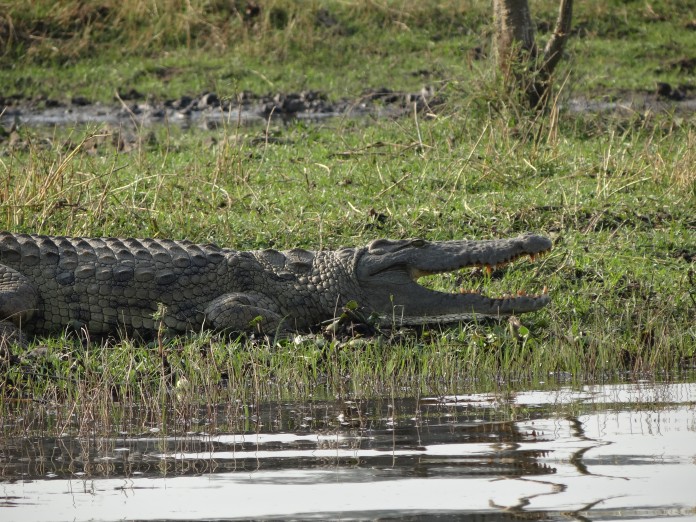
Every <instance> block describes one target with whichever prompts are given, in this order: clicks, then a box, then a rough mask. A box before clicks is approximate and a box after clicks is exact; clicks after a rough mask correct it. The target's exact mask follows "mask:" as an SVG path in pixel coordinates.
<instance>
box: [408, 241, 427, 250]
mask: <svg viewBox="0 0 696 522" xmlns="http://www.w3.org/2000/svg"><path fill="white" fill-rule="evenodd" d="M426 243H427V241H426V240H425V239H414V240H413V241H411V246H412V247H416V248H421V247H424V246H425V244H426Z"/></svg>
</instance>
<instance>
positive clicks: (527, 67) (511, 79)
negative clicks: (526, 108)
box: [493, 0, 573, 108]
mask: <svg viewBox="0 0 696 522" xmlns="http://www.w3.org/2000/svg"><path fill="white" fill-rule="evenodd" d="M572 17H573V0H561V4H560V8H559V11H558V18H557V19H556V27H555V29H554V32H553V35H552V36H551V38H550V39H549V41H548V43H547V44H546V47H545V48H544V53H543V55H541V56H540V54H539V50H538V48H537V45H536V40H535V35H534V33H535V26H534V22H533V21H532V16H531V13H530V11H529V3H528V1H527V0H493V18H494V26H495V35H494V38H495V41H494V45H495V49H496V57H497V62H498V67H499V68H500V70H501V72H502V74H503V79H504V81H505V83H506V85H508V87H509V88H512V89H515V90H519V91H520V92H523V93H524V94H525V97H526V98H527V101H528V103H529V105H530V106H531V107H532V108H541V107H543V106H544V104H545V103H546V100H547V98H548V90H549V86H550V84H551V78H552V75H553V71H554V70H555V68H556V66H557V65H558V63H559V61H560V59H561V56H562V54H563V48H564V47H565V44H566V41H567V40H568V33H569V32H570V23H571V20H572Z"/></svg>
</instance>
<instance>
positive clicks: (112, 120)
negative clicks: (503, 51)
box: [0, 83, 696, 139]
mask: <svg viewBox="0 0 696 522" xmlns="http://www.w3.org/2000/svg"><path fill="white" fill-rule="evenodd" d="M441 103H442V100H441V99H440V98H439V97H438V96H436V95H435V93H434V92H433V89H432V88H430V87H424V88H423V89H422V90H421V91H420V92H416V93H404V92H397V91H393V90H391V89H388V88H383V89H373V90H367V91H365V92H363V93H362V95H361V96H359V97H358V98H356V99H341V100H339V101H330V100H329V98H328V97H327V95H326V94H325V93H322V92H318V91H302V92H297V93H275V94H265V95H256V94H253V93H249V92H242V93H241V94H240V95H239V96H238V97H236V98H235V99H230V98H222V97H220V96H218V94H216V93H214V92H204V93H201V94H199V95H197V96H182V97H180V98H175V99H168V100H164V101H159V100H154V99H151V98H150V97H148V96H146V95H145V94H143V93H140V92H138V91H136V90H134V89H131V90H129V91H125V92H120V93H118V94H117V95H116V96H115V99H114V101H113V103H110V104H104V103H95V102H92V101H91V100H88V99H86V98H82V97H77V98H72V99H69V100H59V99H53V98H46V97H35V98H31V97H24V96H21V95H19V96H11V97H5V98H3V97H0V111H1V112H0V125H2V128H3V129H4V131H5V132H4V133H3V132H2V130H0V139H2V134H4V135H5V137H6V135H7V133H8V132H9V129H10V127H12V126H15V127H17V126H22V125H29V126H37V125H49V126H52V125H75V124H84V123H96V124H111V125H127V124H134V125H136V126H138V127H139V126H148V125H152V124H162V123H165V124H175V125H180V126H182V127H194V126H198V127H202V128H209V129H210V128H216V127H219V126H221V125H235V124H237V123H245V124H248V123H264V122H266V121H268V120H269V119H278V120H292V119H299V120H310V121H311V120H322V119H326V118H332V117H362V116H373V117H395V116H401V115H404V114H409V113H412V111H413V107H414V105H415V106H416V108H417V109H418V110H424V109H425V110H433V109H434V108H436V107H437V106H438V105H440V104H441ZM564 105H565V107H566V109H567V110H569V111H571V112H605V111H622V112H623V111H629V112H631V111H633V112H636V111H638V112H644V111H646V110H652V111H674V112H693V111H696V86H694V85H679V86H672V85H670V84H667V83H660V84H658V85H657V86H656V88H655V90H654V91H651V92H640V91H634V92H623V93H619V94H617V95H613V96H604V97H601V98H594V99H590V98H585V97H576V98H572V99H570V100H568V101H566V102H565V103H564Z"/></svg>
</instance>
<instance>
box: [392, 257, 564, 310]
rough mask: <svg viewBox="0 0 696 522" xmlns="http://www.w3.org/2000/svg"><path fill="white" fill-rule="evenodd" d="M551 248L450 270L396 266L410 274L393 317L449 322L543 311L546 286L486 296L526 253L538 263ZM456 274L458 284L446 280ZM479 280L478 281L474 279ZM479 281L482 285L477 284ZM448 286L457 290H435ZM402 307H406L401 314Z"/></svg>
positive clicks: (547, 299)
mask: <svg viewBox="0 0 696 522" xmlns="http://www.w3.org/2000/svg"><path fill="white" fill-rule="evenodd" d="M549 250H550V249H549ZM549 250H545V251H541V252H536V253H534V254H519V255H515V256H511V257H510V258H508V259H505V260H502V261H499V262H497V263H495V264H487V263H478V262H474V263H471V264H468V265H466V266H462V267H456V268H453V269H449V270H448V269H444V270H437V271H426V270H420V269H417V268H414V267H403V266H402V267H400V269H401V270H399V269H396V267H394V268H393V269H396V270H395V272H398V271H401V273H402V274H403V275H404V276H406V277H405V278H404V281H402V282H403V283H404V284H405V286H404V287H402V290H403V292H401V291H397V292H395V293H394V295H393V296H392V298H393V301H394V303H395V307H394V312H395V316H394V318H393V319H395V320H397V321H398V322H401V323H402V324H423V323H433V322H439V323H445V322H456V321H461V320H467V319H472V318H474V317H476V316H480V317H502V316H509V315H513V314H518V313H524V312H533V311H536V310H539V309H541V308H543V307H544V306H546V305H547V304H548V303H549V302H550V300H551V299H550V297H549V293H548V287H547V286H546V285H544V286H543V288H542V289H541V291H540V292H537V293H533V292H528V291H527V290H526V289H520V290H516V291H515V292H507V293H503V294H501V295H499V296H495V297H489V296H488V295H485V293H484V288H485V287H486V286H490V284H489V283H490V281H491V279H492V278H493V277H494V275H495V273H496V272H498V271H499V270H501V269H503V268H505V266H507V265H509V264H511V263H514V262H515V261H517V260H518V259H520V258H523V257H525V256H526V257H528V258H529V259H530V261H531V262H534V261H536V260H537V259H539V258H540V257H542V256H543V255H544V254H546V253H547V252H548V251H549ZM472 268H473V271H472ZM453 275H454V276H455V277H454V284H453V282H452V280H451V279H450V280H449V281H445V280H443V279H446V277H443V276H449V277H450V278H451V277H452V276H453ZM395 276H396V273H393V274H392V277H391V279H392V281H394V279H395ZM433 276H435V277H433ZM405 279H408V281H406V280H405ZM475 279H477V280H478V281H474V280H475ZM476 282H478V284H475V283H476ZM447 286H454V287H455V289H454V290H453V291H451V292H447V291H442V290H437V289H435V288H436V287H439V288H442V287H447ZM406 296H408V297H406ZM400 308H401V310H403V314H402V315H401V316H399V309H400Z"/></svg>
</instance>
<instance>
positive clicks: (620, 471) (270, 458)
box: [0, 383, 696, 521]
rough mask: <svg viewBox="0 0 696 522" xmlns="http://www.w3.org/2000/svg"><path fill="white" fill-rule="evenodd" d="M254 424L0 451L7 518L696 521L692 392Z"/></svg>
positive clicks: (447, 406)
mask: <svg viewBox="0 0 696 522" xmlns="http://www.w3.org/2000/svg"><path fill="white" fill-rule="evenodd" d="M249 419H250V420H249V422H248V423H247V428H246V430H239V432H238V433H217V432H215V430H214V428H213V426H209V428H210V429H209V431H210V433H201V432H194V431H189V432H186V433H184V432H182V434H181V435H180V436H172V435H169V436H164V435H162V432H157V430H156V429H155V428H153V429H152V430H149V431H147V432H146V433H143V434H141V435H138V436H125V435H123V436H119V437H113V438H99V437H84V438H82V437H74V436H69V437H68V436H65V437H58V438H55V437H42V438H39V437H27V438H13V439H6V440H5V441H3V442H2V444H1V445H0V506H1V511H0V517H1V518H2V520H3V521H5V520H23V521H31V520H71V521H72V520H122V519H129V520H132V519H137V520H229V519H264V518H265V519H270V518H273V519H279V518H282V519H341V520H353V519H375V518H380V519H404V518H411V519H415V518H426V517H427V518H433V517H436V516H437V517H438V518H452V519H457V520H462V519H463V520H520V519H524V520H527V519H544V520H647V519H668V518H669V519H683V520H688V519H696V384H694V383H691V384H689V383H681V384H658V385H655V384H648V383H636V384H621V385H606V386H587V387H584V388H579V389H574V388H562V389H558V390H554V391H527V392H519V393H510V394H508V395H506V396H502V395H496V394H472V395H460V396H446V397H425V398H420V399H401V400H385V401H364V402H348V403H346V402H335V401H325V402H323V401H315V402H309V403H303V404H268V405H265V406H264V407H263V408H262V409H260V410H257V411H255V412H250V413H249ZM24 422H26V419H25V420H24ZM6 427H7V425H6Z"/></svg>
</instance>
